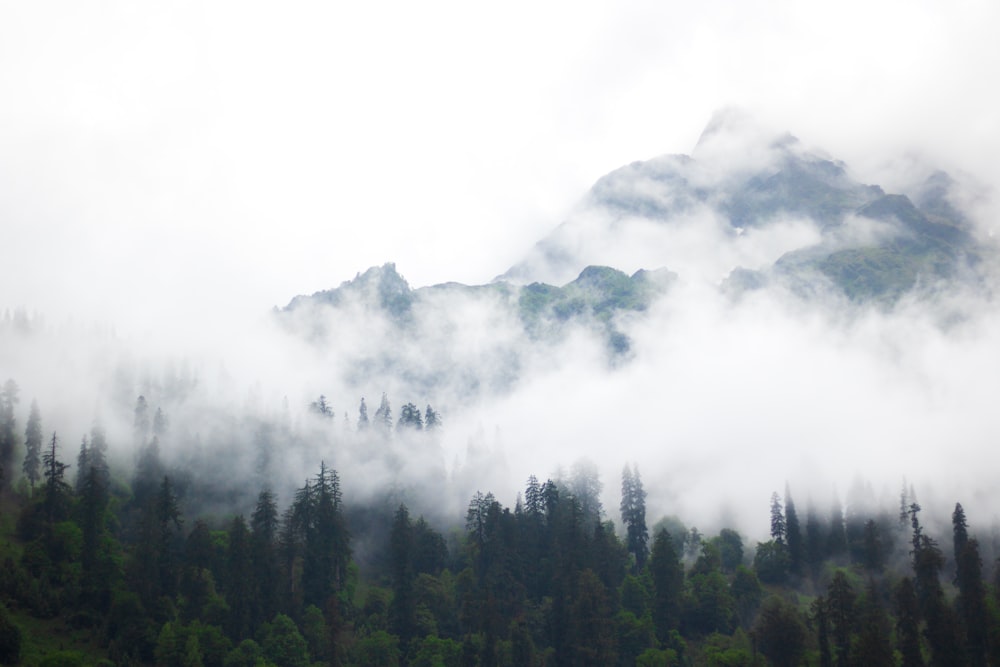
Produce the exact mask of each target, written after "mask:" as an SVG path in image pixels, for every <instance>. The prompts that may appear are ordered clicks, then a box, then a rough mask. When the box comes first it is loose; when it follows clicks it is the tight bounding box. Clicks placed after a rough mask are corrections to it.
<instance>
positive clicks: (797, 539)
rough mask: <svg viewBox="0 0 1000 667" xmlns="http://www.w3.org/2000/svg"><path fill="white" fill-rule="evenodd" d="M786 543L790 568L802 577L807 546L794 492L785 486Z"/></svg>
mask: <svg viewBox="0 0 1000 667" xmlns="http://www.w3.org/2000/svg"><path fill="white" fill-rule="evenodd" d="M785 541H786V543H787V545H788V567H789V571H790V572H791V573H792V574H794V575H801V574H802V571H803V566H804V565H805V561H806V558H805V544H804V543H803V540H802V529H801V528H800V527H799V515H798V513H797V512H796V511H795V501H793V500H792V492H791V491H790V490H789V488H788V485H787V484H786V485H785Z"/></svg>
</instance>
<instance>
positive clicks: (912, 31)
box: [0, 0, 1000, 328]
mask: <svg viewBox="0 0 1000 667" xmlns="http://www.w3.org/2000/svg"><path fill="white" fill-rule="evenodd" d="M997 25H1000V5H998V4H997V3H995V2H992V1H989V0H982V1H958V2H955V1H951V2H947V3H946V2H929V1H919V0H918V1H913V0H908V1H906V2H895V1H890V2H878V3H870V2H855V1H847V2H835V3H834V2H830V3H822V4H821V5H820V4H819V3H803V2H796V1H784V2H766V3H765V2H744V1H740V2H725V1H719V0H716V1H707V2H702V3H697V6H695V5H694V4H693V3H688V2H685V3H680V2H661V1H657V2H581V1H579V0H574V1H573V2H545V3H538V2H530V3H529V2H520V1H514V2H505V3H494V4H491V5H488V6H487V5H482V4H477V3H468V2H441V1H438V0H430V1H428V2H420V3H410V2H376V3H328V2H317V3H308V2H296V3H260V2H244V1H241V2H211V3H203V2H172V3H135V2H122V3H113V2H64V3H57V2H5V3H3V4H2V5H0V270H2V280H0V308H3V307H7V308H12V307H18V306H23V307H26V308H28V309H29V310H39V311H41V312H42V313H44V314H46V316H47V317H48V318H49V319H50V320H52V319H55V320H59V319H60V318H63V317H66V316H69V315H74V316H77V317H78V318H79V317H84V318H88V317H92V318H94V319H101V320H113V321H115V322H117V323H118V325H119V326H120V327H126V328H127V327H129V326H133V325H139V326H155V323H156V322H157V321H159V320H162V319H164V318H175V317H199V318H203V321H205V320H206V318H210V317H215V316H219V317H230V316H232V315H233V314H236V313H243V314H245V313H247V312H251V311H252V312H254V313H258V312H262V311H264V310H266V309H267V308H269V307H270V306H271V305H274V304H278V305H283V304H285V303H287V301H288V300H289V299H290V298H291V297H292V296H294V295H295V294H298V293H303V292H306V293H308V292H312V291H316V290H319V289H324V288H329V287H332V286H335V285H337V284H339V283H340V282H341V281H343V280H346V279H349V278H351V277H353V276H354V275H355V273H356V272H358V271H362V270H364V269H365V268H367V267H369V266H371V265H374V264H381V263H384V262H386V261H395V262H396V263H397V266H398V268H399V270H400V272H401V273H402V274H403V275H404V276H405V277H406V278H407V279H408V280H409V281H410V283H411V284H412V285H414V286H419V285H426V284H432V283H435V282H441V281H446V280H459V281H463V282H469V283H478V282H485V281H488V280H490V279H491V278H493V277H494V276H495V275H497V274H499V273H501V272H503V271H504V270H505V269H506V268H508V267H509V266H510V265H511V264H512V263H514V262H515V261H516V260H518V259H520V258H521V256H522V255H523V253H524V252H525V251H526V250H527V248H528V247H530V246H531V244H533V243H534V241H536V240H537V239H538V238H540V237H541V236H543V235H544V234H545V233H547V232H548V231H549V230H550V229H551V228H552V227H554V226H555V225H556V224H557V223H558V222H559V221H560V220H561V219H562V218H563V217H564V216H565V215H566V214H567V213H568V212H569V210H570V209H571V207H572V206H573V204H574V203H575V202H576V201H577V200H578V199H579V198H580V197H581V196H582V195H583V193H584V192H585V191H586V189H587V188H588V187H589V186H590V185H591V183H592V182H593V181H594V180H595V179H597V178H598V177H599V176H601V175H602V174H604V173H606V172H608V171H610V170H611V169H613V168H615V167H618V166H620V165H622V164H624V163H627V162H631V161H633V160H638V159H646V158H649V157H653V156H655V155H658V154H662V153H688V152H690V151H691V149H692V148H693V146H694V144H695V142H696V141H697V138H698V136H699V134H700V132H701V130H702V128H703V127H704V125H705V124H706V123H707V122H708V120H709V118H710V117H711V114H712V112H713V111H714V110H716V109H718V108H720V107H724V106H727V105H737V106H741V107H744V108H746V109H748V110H750V111H752V112H755V113H758V114H760V115H761V117H763V118H766V119H767V121H768V122H770V123H773V124H775V125H777V126H780V127H783V128H787V129H789V130H791V131H792V132H794V133H795V134H797V135H798V136H800V138H802V139H803V140H804V141H806V142H807V143H808V144H811V145H817V146H820V147H822V148H825V149H826V150H827V151H829V152H830V153H831V154H833V155H835V156H836V157H839V158H841V159H844V160H846V161H847V162H848V163H849V165H851V166H852V167H854V168H855V169H856V170H857V173H859V175H861V176H865V175H869V174H876V173H878V169H879V168H880V166H883V162H885V161H888V160H894V159H898V158H901V157H905V156H907V155H911V154H919V155H922V156H925V157H927V158H929V159H932V160H933V161H934V162H935V163H939V164H942V165H943V166H945V167H948V168H951V169H963V170H965V171H967V172H969V173H971V174H973V175H975V176H976V177H977V178H979V179H980V180H981V181H982V182H984V183H985V184H987V185H992V184H993V183H995V177H996V176H997V171H996V167H994V163H995V156H996V155H998V154H1000V123H998V121H997V119H998V118H1000V103H998V94H997V86H996V85H995V83H994V82H996V81H998V80H1000V46H998V44H997V41H996V36H995V30H996V26H997Z"/></svg>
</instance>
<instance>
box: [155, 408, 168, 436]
mask: <svg viewBox="0 0 1000 667" xmlns="http://www.w3.org/2000/svg"><path fill="white" fill-rule="evenodd" d="M168 426H169V422H168V421H167V415H166V414H164V412H163V410H162V409H161V408H156V413H155V414H154V415H153V436H154V437H156V438H159V439H160V440H161V441H162V440H163V439H164V438H165V437H167V428H168Z"/></svg>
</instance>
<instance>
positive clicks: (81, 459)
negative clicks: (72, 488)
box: [76, 436, 90, 493]
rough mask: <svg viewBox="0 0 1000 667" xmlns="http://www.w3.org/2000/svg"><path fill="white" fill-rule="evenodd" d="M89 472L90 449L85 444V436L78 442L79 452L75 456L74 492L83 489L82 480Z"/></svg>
mask: <svg viewBox="0 0 1000 667" xmlns="http://www.w3.org/2000/svg"><path fill="white" fill-rule="evenodd" d="M88 470H90V447H89V446H88V444H87V436H83V438H82V439H81V440H80V452H79V453H78V454H77V455H76V492H77V493H80V489H81V488H82V487H83V480H84V477H85V476H86V474H87V471H88Z"/></svg>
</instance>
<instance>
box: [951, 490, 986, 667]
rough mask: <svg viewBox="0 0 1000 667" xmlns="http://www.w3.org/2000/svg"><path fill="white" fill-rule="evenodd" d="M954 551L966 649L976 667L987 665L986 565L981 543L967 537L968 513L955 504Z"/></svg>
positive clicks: (958, 605)
mask: <svg viewBox="0 0 1000 667" xmlns="http://www.w3.org/2000/svg"><path fill="white" fill-rule="evenodd" d="M952 527H953V532H954V547H955V570H956V573H955V583H957V584H958V600H957V601H956V602H957V607H958V611H959V614H960V615H961V620H962V622H963V624H964V626H965V635H966V647H967V649H968V658H969V662H970V664H971V665H972V666H973V667H981V666H983V665H986V664H987V649H988V647H989V632H988V628H987V619H988V618H989V611H988V608H987V606H986V588H985V586H984V585H983V561H982V559H981V558H980V556H979V542H978V540H976V539H975V538H974V537H973V538H970V537H969V534H968V525H967V523H966V519H965V510H963V509H962V505H961V504H960V503H956V504H955V511H954V513H953V514H952Z"/></svg>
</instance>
